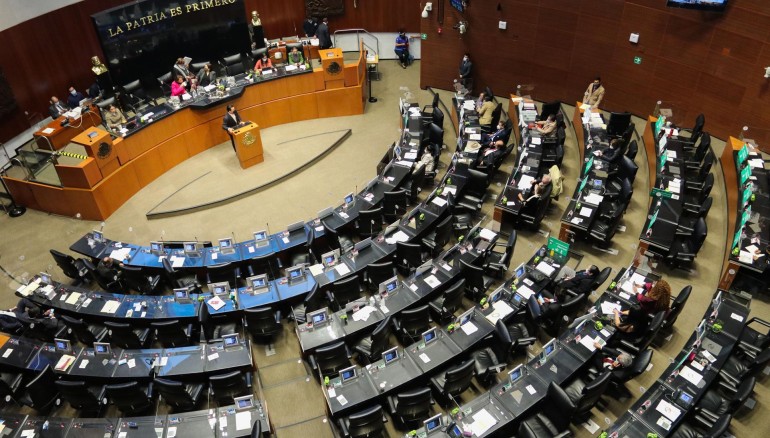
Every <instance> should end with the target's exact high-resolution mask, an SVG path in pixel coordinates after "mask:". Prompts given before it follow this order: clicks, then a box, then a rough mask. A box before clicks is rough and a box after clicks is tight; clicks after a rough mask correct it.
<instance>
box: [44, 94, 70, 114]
mask: <svg viewBox="0 0 770 438" xmlns="http://www.w3.org/2000/svg"><path fill="white" fill-rule="evenodd" d="M50 103H51V106H49V107H48V113H49V114H51V118H52V119H57V118H59V116H61V115H62V114H64V113H66V112H67V109H68V108H67V105H65V104H64V103H63V102H61V101H59V98H58V97H56V96H51V100H50Z"/></svg>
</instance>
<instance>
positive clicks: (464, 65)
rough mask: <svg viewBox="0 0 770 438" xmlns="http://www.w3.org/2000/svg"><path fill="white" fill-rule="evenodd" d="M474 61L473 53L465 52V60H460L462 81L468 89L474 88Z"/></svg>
mask: <svg viewBox="0 0 770 438" xmlns="http://www.w3.org/2000/svg"><path fill="white" fill-rule="evenodd" d="M472 73H473V63H472V62H471V55H469V54H467V53H466V54H465V56H463V60H462V61H461V62H460V83H462V84H463V87H465V89H466V90H468V91H471V88H473V82H472V80H473V79H472Z"/></svg>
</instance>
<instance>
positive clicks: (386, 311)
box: [380, 304, 390, 315]
mask: <svg viewBox="0 0 770 438" xmlns="http://www.w3.org/2000/svg"><path fill="white" fill-rule="evenodd" d="M380 312H382V313H384V314H386V315H387V314H388V312H390V309H388V308H387V307H386V306H385V305H384V304H380Z"/></svg>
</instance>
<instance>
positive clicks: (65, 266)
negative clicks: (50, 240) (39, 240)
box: [50, 249, 80, 280]
mask: <svg viewBox="0 0 770 438" xmlns="http://www.w3.org/2000/svg"><path fill="white" fill-rule="evenodd" d="M50 252H51V255H52V256H53V259H54V261H55V262H56V265H57V266H59V268H61V270H62V272H64V275H66V276H67V277H69V278H72V279H75V280H77V279H79V278H80V273H79V272H78V269H77V267H75V259H74V258H72V256H70V255H67V254H63V253H61V252H59V251H57V250H55V249H52V250H50Z"/></svg>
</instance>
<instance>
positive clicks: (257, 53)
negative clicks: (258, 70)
mask: <svg viewBox="0 0 770 438" xmlns="http://www.w3.org/2000/svg"><path fill="white" fill-rule="evenodd" d="M265 53H268V51H267V47H263V48H261V49H254V50H252V51H251V53H250V55H251V59H250V60H249V62H250V63H251V65H252V66H253V65H255V64H256V63H257V60H258V59H262V55H264V54H265ZM268 55H269V54H268Z"/></svg>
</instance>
